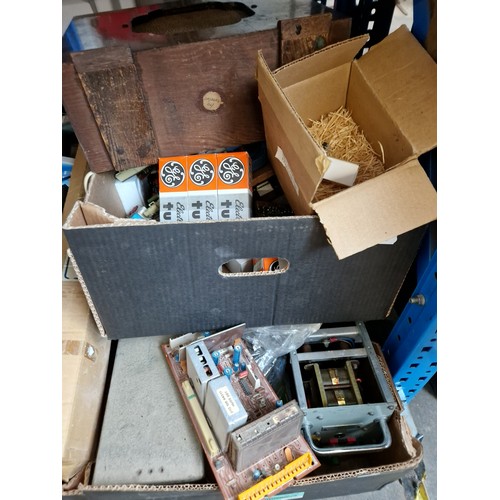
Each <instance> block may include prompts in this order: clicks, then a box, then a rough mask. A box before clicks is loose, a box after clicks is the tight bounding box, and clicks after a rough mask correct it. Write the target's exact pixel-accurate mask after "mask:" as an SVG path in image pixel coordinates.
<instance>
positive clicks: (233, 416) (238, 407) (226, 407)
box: [204, 377, 248, 450]
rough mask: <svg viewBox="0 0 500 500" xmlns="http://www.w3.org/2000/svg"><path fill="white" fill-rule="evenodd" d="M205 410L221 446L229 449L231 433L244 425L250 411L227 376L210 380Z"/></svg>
mask: <svg viewBox="0 0 500 500" xmlns="http://www.w3.org/2000/svg"><path fill="white" fill-rule="evenodd" d="M204 410H205V414H206V415H207V417H208V419H209V421H210V423H211V425H212V429H213V431H214V434H215V437H216V438H217V441H218V442H219V445H220V447H221V448H223V449H224V450H225V449H227V443H228V436H229V433H230V432H231V431H232V430H234V429H237V428H238V427H241V426H242V425H244V424H245V423H246V421H247V419H248V413H247V412H246V411H245V409H244V408H243V406H242V404H241V402H240V399H239V397H238V396H237V395H236V392H235V391H234V389H233V386H232V385H231V382H230V381H229V380H228V378H227V377H219V378H216V379H214V380H211V381H210V382H209V384H208V388H207V394H206V397H205V404H204Z"/></svg>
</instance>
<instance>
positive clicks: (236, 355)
mask: <svg viewBox="0 0 500 500" xmlns="http://www.w3.org/2000/svg"><path fill="white" fill-rule="evenodd" d="M240 354H241V345H239V344H237V345H235V346H234V349H233V364H239V362H240Z"/></svg>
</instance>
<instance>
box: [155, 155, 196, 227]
mask: <svg viewBox="0 0 500 500" xmlns="http://www.w3.org/2000/svg"><path fill="white" fill-rule="evenodd" d="M187 170H188V166H187V157H186V156H175V157H171V158H159V160H158V174H159V182H158V186H159V196H160V220H161V221H162V222H183V221H187V220H189V211H188V204H189V200H188V175H187Z"/></svg>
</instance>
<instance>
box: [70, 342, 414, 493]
mask: <svg viewBox="0 0 500 500" xmlns="http://www.w3.org/2000/svg"><path fill="white" fill-rule="evenodd" d="M374 348H375V351H376V352H377V355H378V356H379V358H380V360H381V363H382V366H383V367H384V371H386V370H387V365H386V364H385V362H384V360H383V357H382V354H381V352H380V348H379V347H378V346H377V345H374ZM165 371H166V372H168V367H167V366H165ZM386 373H388V371H386ZM165 376H166V377H167V376H168V373H165ZM389 386H390V389H391V391H392V392H393V393H394V396H395V400H396V402H397V406H398V407H397V408H396V410H395V411H394V414H393V416H392V417H391V419H390V420H389V422H388V425H389V430H390V433H391V441H392V442H391V445H390V447H389V448H388V449H386V450H383V451H380V452H376V453H366V454H363V455H353V456H351V457H343V458H342V461H341V464H340V465H335V464H331V463H330V464H329V463H328V461H326V460H323V462H322V464H321V466H320V467H319V468H318V469H317V470H315V471H314V472H312V473H311V474H309V475H308V476H307V477H305V478H304V479H300V480H298V481H296V482H295V484H294V485H292V486H290V487H289V488H287V490H286V495H287V496H290V495H293V497H294V498H295V497H296V498H303V499H306V500H315V499H318V498H330V497H332V496H342V495H352V494H355V493H363V492H369V491H375V490H378V489H380V488H382V487H383V486H385V485H386V484H389V483H391V482H393V481H397V480H399V479H401V478H402V477H404V476H405V475H407V474H408V473H410V472H411V471H413V470H414V469H415V468H416V467H417V466H418V465H419V464H420V462H421V461H422V459H423V448H422V444H421V443H420V442H419V441H418V440H417V439H416V438H415V437H414V436H413V435H412V433H411V430H410V428H409V426H408V424H407V422H406V420H405V419H404V417H403V416H402V415H401V411H402V405H401V403H400V400H399V398H398V396H397V393H396V391H395V388H394V384H393V383H392V381H390V384H389ZM177 418H178V416H177ZM166 419H167V421H168V416H167V417H166ZM169 422H170V423H171V424H172V425H175V421H172V420H170V421H169ZM193 439H196V438H195V436H194V435H193ZM89 445H90V443H89ZM171 452H172V454H178V455H179V456H182V451H181V450H178V449H172V450H171ZM91 477H92V475H91V474H90V473H89V474H88V475H87V476H86V477H85V478H82V481H81V482H80V484H79V485H78V487H76V486H75V487H74V488H73V489H72V490H70V491H66V492H64V493H63V496H76V495H78V496H83V497H84V498H90V499H99V498H107V497H108V496H110V495H111V496H113V498H115V497H116V498H119V499H121V498H123V499H131V498H142V497H143V496H144V495H147V496H148V498H200V499H201V498H203V499H206V498H208V499H213V500H220V498H221V493H220V490H219V489H218V487H217V484H216V483H215V482H213V479H212V478H211V477H210V476H208V475H205V477H204V478H203V479H201V480H200V481H197V482H188V483H182V484H135V483H134V481H133V479H132V478H131V481H130V483H128V484H101V485H94V484H92V480H91Z"/></svg>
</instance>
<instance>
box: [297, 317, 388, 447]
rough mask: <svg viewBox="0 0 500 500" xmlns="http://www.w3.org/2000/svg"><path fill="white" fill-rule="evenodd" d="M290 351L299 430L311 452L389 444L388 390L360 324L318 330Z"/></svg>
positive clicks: (368, 338) (371, 347)
mask: <svg viewBox="0 0 500 500" xmlns="http://www.w3.org/2000/svg"><path fill="white" fill-rule="evenodd" d="M300 351H301V352H297V351H292V352H291V353H290V363H291V367H292V372H293V380H294V384H295V393H296V397H297V400H298V403H299V406H300V408H301V409H302V410H303V412H304V415H305V418H304V421H303V425H302V429H303V432H304V435H305V437H306V439H307V441H308V443H309V444H310V445H311V448H312V449H313V450H314V452H315V453H316V454H317V455H336V454H340V453H343V454H352V453H365V452H369V451H379V450H383V449H386V448H388V447H389V446H390V444H391V434H390V431H389V427H388V424H387V421H388V419H389V418H390V416H391V415H392V414H393V412H394V410H395V408H396V401H395V399H394V395H393V393H392V392H391V390H390V387H389V385H388V381H387V379H386V378H385V376H384V373H383V370H382V366H381V364H380V361H379V359H378V358H377V355H376V353H375V350H374V347H373V345H372V343H371V341H370V337H369V336H368V332H367V331H366V328H365V326H364V324H363V323H357V324H356V325H355V326H344V327H337V328H325V329H320V330H318V331H317V332H316V333H314V334H313V335H311V336H310V337H308V339H307V343H306V344H304V345H303V346H302V347H301V349H300Z"/></svg>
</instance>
